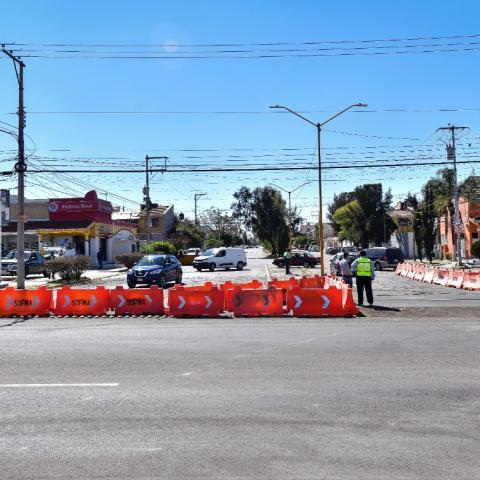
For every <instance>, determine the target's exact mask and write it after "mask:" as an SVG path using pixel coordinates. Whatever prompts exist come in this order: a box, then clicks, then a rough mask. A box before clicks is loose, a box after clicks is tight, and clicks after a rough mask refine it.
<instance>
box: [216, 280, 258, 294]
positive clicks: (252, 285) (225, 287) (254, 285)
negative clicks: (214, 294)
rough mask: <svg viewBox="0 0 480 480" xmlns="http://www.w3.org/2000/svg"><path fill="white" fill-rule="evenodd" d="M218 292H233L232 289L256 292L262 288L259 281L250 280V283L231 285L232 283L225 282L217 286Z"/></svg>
mask: <svg viewBox="0 0 480 480" xmlns="http://www.w3.org/2000/svg"><path fill="white" fill-rule="evenodd" d="M219 288H220V290H222V291H223V292H226V291H227V290H233V289H234V288H243V289H249V290H252V289H254V290H258V289H260V288H263V283H262V282H261V281H260V280H252V281H251V282H247V283H233V282H230V281H228V282H225V283H221V284H220V285H219Z"/></svg>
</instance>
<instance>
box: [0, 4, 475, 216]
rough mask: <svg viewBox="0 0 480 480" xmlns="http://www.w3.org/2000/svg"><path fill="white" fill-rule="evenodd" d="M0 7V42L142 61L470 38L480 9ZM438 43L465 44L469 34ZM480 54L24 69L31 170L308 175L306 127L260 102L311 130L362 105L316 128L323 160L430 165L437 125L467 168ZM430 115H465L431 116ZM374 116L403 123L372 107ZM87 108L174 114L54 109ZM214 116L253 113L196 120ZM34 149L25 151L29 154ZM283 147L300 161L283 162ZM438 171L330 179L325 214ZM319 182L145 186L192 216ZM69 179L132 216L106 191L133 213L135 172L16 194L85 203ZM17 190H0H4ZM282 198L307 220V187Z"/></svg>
mask: <svg viewBox="0 0 480 480" xmlns="http://www.w3.org/2000/svg"><path fill="white" fill-rule="evenodd" d="M0 6H1V11H2V17H1V20H0V25H1V29H0V32H1V33H0V36H1V38H0V42H8V43H11V42H15V43H32V44H47V43H55V44H113V45H118V44H135V45H139V44H141V45H145V47H141V48H139V50H142V51H145V52H149V53H151V52H165V49H166V48H167V49H168V48H171V47H165V44H169V45H171V44H173V43H176V44H180V45H185V44H193V45H198V44H219V43H234V44H235V43H242V44H243V43H248V44H252V43H276V42H290V43H293V42H311V41H338V40H367V39H391V38H409V37H432V36H450V35H475V34H480V28H478V18H479V14H480V5H479V4H478V2H475V1H465V2H457V3H456V4H455V5H448V4H445V5H444V6H442V5H439V2H433V1H423V2H418V1H402V2H385V1H369V2H358V1H344V2H326V1H278V0H277V1H262V2H259V1H242V2H239V1H236V2H234V1H203V2H199V1H183V2H163V1H147V0H145V1H141V0H137V1H119V0H117V1H85V0H84V1H82V2H69V1H48V2H38V1H2V2H0ZM19 25H20V26H19ZM444 42H452V43H453V42H471V43H472V44H475V43H476V42H480V37H479V38H470V39H460V40H451V41H448V40H445V41H444ZM410 43H411V42H410ZM417 43H421V44H431V43H432V41H429V40H425V41H420V42H417ZM383 44H384V43H378V45H383ZM403 44H405V45H406V44H409V42H404V43H403ZM352 45H353V44H352ZM355 45H357V44H355ZM360 45H364V46H365V45H368V44H360ZM331 46H332V44H323V45H319V46H317V47H320V48H325V47H329V48H331ZM341 46H343V47H348V46H349V44H341ZM479 46H480V45H471V47H472V48H478V47H479ZM24 48H32V49H34V48H37V49H40V48H42V47H24ZM69 48H71V47H66V49H69ZM182 48H183V50H184V51H192V50H195V49H197V50H196V51H198V48H197V47H188V48H187V47H185V48H184V47H178V51H182ZM219 48H220V47H206V48H204V49H203V50H218V49H219ZM250 48H254V49H257V50H258V49H268V48H269V47H258V46H257V47H250ZM270 48H273V47H270ZM275 48H281V47H275ZM286 48H287V49H288V48H292V47H291V46H290V47H286ZM302 48H306V47H302ZM308 48H309V49H310V48H314V47H308ZM425 48H427V47H425ZM444 48H445V47H444ZM452 48H454V47H452ZM457 48H459V47H457ZM43 49H45V47H43ZM98 50H105V51H115V50H118V48H116V47H110V48H109V47H105V48H103V49H101V48H97V51H98ZM167 54H168V53H167ZM479 55H480V50H472V51H457V52H450V53H447V52H442V53H430V54H409V55H403V54H402V55H400V54H397V55H372V56H366V55H358V56H355V55H352V56H329V57H303V58H297V57H290V56H287V57H282V58H252V59H231V58H230V59H218V58H216V59H198V58H197V59H182V60H174V59H78V58H76V59H49V58H25V63H26V64H27V68H26V69H25V104H26V108H27V112H29V113H28V116H27V129H26V133H28V135H29V136H30V137H31V138H32V139H33V141H34V143H35V145H36V150H35V152H34V154H33V155H34V156H32V157H31V159H30V160H31V161H32V168H33V166H38V165H39V163H38V162H40V161H43V162H45V163H47V164H49V165H50V166H54V167H56V168H70V167H78V168H83V167H85V168H89V167H95V168H100V167H102V166H109V167H112V168H113V166H115V165H118V168H119V169H124V170H128V169H129V168H138V166H139V165H140V164H141V163H142V161H143V158H144V156H145V155H146V154H149V155H167V156H168V157H169V164H170V165H172V167H173V165H197V164H202V165H209V166H212V167H213V166H217V167H223V166H231V165H233V164H234V165H249V166H254V165H257V164H259V163H261V164H266V165H267V164H268V165H279V164H285V163H286V162H292V164H294V163H296V164H304V165H305V164H310V163H311V162H312V161H313V165H315V162H316V160H315V159H314V157H313V154H314V151H315V146H316V138H315V130H314V129H313V127H310V126H309V125H308V124H305V123H303V122H302V121H300V120H299V119H297V118H295V117H293V116H290V115H288V114H278V113H275V112H271V111H269V110H268V106H269V105H271V104H277V103H279V104H284V105H287V106H289V107H291V108H294V109H298V110H302V111H308V112H312V113H308V114H306V115H308V116H309V117H311V118H312V119H313V120H315V121H317V120H319V121H321V120H323V119H325V118H328V116H330V115H331V114H333V113H334V112H335V111H337V110H340V109H342V108H344V107H345V106H347V105H349V104H351V103H355V102H358V101H361V102H365V103H368V104H369V108H368V109H367V111H365V112H351V113H348V114H345V115H343V116H342V117H340V118H338V119H336V120H335V121H334V122H332V123H331V124H329V126H328V128H327V127H326V129H325V131H324V133H323V136H322V147H324V150H323V153H324V159H325V162H337V163H336V164H349V163H351V164H353V163H355V162H357V163H358V164H365V163H369V164H372V163H386V162H388V163H393V162H399V161H401V160H402V159H413V160H408V161H409V162H410V161H412V162H414V161H415V159H417V160H418V161H423V162H428V161H429V159H432V161H439V160H441V159H442V157H443V156H444V152H443V149H444V147H443V144H442V143H441V141H439V139H438V137H437V135H435V133H434V132H435V130H436V128H437V127H439V126H443V125H446V124H447V123H449V122H450V123H455V124H461V125H466V126H469V127H470V131H469V132H468V135H466V136H465V137H464V138H463V139H462V140H461V142H460V145H459V150H458V157H459V160H461V159H462V155H463V158H464V159H470V160H471V159H476V158H478V156H477V153H478V151H479V148H478V144H479V140H478V137H479V135H480V128H479V127H480V125H479V120H480V119H479V112H480V110H479V109H480V104H479V102H478V100H477V98H478V76H479V66H478V65H479V62H478V58H479ZM0 89H1V91H2V95H1V97H0V121H2V122H8V123H16V117H15V115H11V112H15V111H16V105H17V90H16V80H15V76H14V71H13V68H12V66H11V63H10V62H8V61H6V60H2V61H0ZM441 108H454V109H460V110H461V111H456V112H442V111H438V110H439V109H441ZM386 109H402V110H406V111H403V112H384V111H382V110H386ZM468 109H473V110H470V111H468ZM475 109H476V110H475ZM419 110H420V111H419ZM85 111H89V112H91V111H95V112H100V111H101V112H105V111H109V112H176V113H169V114H164V113H163V114H158V113H135V114H133V113H123V114H120V113H115V114H98V113H97V114H85V113H82V114H78V113H76V114H75V113H68V114H60V113H51V112H85ZM226 111H228V112H232V111H233V112H257V113H253V114H245V113H243V114H239V113H236V114H226V113H222V114H218V113H217V114H214V113H206V112H226ZM35 112H37V113H35ZM38 112H50V113H38ZM182 112H183V113H182ZM185 112H197V113H185ZM9 113H10V114H9ZM0 125H2V124H0ZM331 130H334V131H331ZM338 132H345V133H338ZM352 133H353V134H355V135H352ZM32 145H33V144H32V142H31V141H30V140H28V141H27V146H28V147H30V150H31V147H32ZM286 148H288V149H300V150H288V151H287V150H282V149H286ZM12 149H15V143H14V141H13V139H11V138H10V137H8V136H6V135H4V134H1V133H0V150H1V151H0V159H1V160H2V167H3V168H2V170H6V169H9V168H11V166H12V165H13V161H12V160H11V157H12V152H10V151H9V150H12ZM239 149H240V150H239ZM185 150H190V151H189V152H186V151H185ZM191 150H194V152H192V151H191ZM199 150H201V151H199ZM30 153H31V151H30ZM286 153H287V154H288V155H290V156H286ZM191 157H197V158H191ZM435 159H437V160H435ZM35 162H36V163H35ZM326 165H327V164H326ZM332 165H333V163H332ZM475 167H476V165H475V164H474V163H473V164H470V165H465V166H462V167H461V174H460V177H465V176H466V175H468V174H469V173H471V172H472V169H475ZM435 170H436V167H434V166H429V167H422V168H419V167H416V168H414V167H405V168H394V169H393V168H389V169H361V168H357V169H350V170H328V171H327V170H326V171H325V172H324V178H325V183H324V194H325V199H326V202H328V200H329V199H330V198H331V197H332V195H333V194H334V193H335V192H337V193H338V192H341V191H345V190H350V189H352V188H353V187H354V186H356V185H358V184H361V183H367V182H382V183H383V185H384V188H385V189H387V188H392V191H393V193H394V195H395V196H396V197H395V198H396V199H399V198H400V197H401V196H403V195H404V194H406V193H407V192H409V191H411V192H418V191H419V190H420V188H421V185H422V184H423V183H424V182H425V181H426V180H427V179H428V178H429V176H431V175H433V174H434V172H435ZM315 178H317V176H316V172H315V171H313V170H312V171H309V172H308V171H283V172H260V171H258V172H253V173H250V174H246V173H240V174H239V173H220V174H213V173H201V174H200V173H197V174H178V173H166V174H164V175H161V174H158V175H156V176H155V177H154V178H153V179H152V197H153V198H154V200H155V201H158V202H160V203H163V204H168V203H174V204H175V210H176V211H177V212H180V211H183V212H185V213H186V214H187V215H188V216H190V215H192V209H193V194H194V191H200V192H205V193H207V194H208V196H207V197H202V199H201V201H200V207H201V208H208V207H210V206H216V207H218V208H222V209H228V208H229V206H230V204H231V202H232V193H233V192H234V191H235V190H236V189H237V188H239V187H240V186H241V185H249V186H257V185H258V186H261V185H265V184H268V183H275V184H278V185H281V186H283V187H284V188H285V189H287V190H288V189H294V188H295V187H297V186H298V185H301V184H302V183H303V182H305V181H306V180H312V179H313V180H314V179H315ZM78 181H83V182H87V183H89V184H91V185H95V186H97V187H98V188H99V190H102V191H106V192H109V196H108V198H109V199H111V200H112V201H113V202H114V203H115V204H119V205H125V207H127V208H128V209H135V208H136V206H135V204H134V203H131V202H124V201H122V200H120V199H119V198H116V197H114V196H112V195H111V194H112V193H114V194H118V195H121V196H123V197H126V198H128V199H131V200H134V201H137V202H139V201H141V199H142V187H143V183H144V176H143V175H141V174H128V173H122V174H110V175H107V174H101V175H98V174H97V175H94V174H89V175H82V174H75V175H72V176H71V177H68V178H65V177H63V176H59V175H58V174H51V175H46V174H45V175H38V174H33V173H32V174H30V175H29V176H28V178H27V195H28V196H29V197H48V196H66V195H65V193H73V192H85V191H86V190H87V188H86V187H85V185H78V183H77V182H78ZM14 184H15V182H14V181H3V182H2V186H3V188H5V187H8V186H12V187H14ZM103 196H104V197H105V195H103ZM292 200H293V202H294V203H295V204H297V205H298V206H299V207H300V208H301V209H302V214H303V216H304V217H305V218H306V219H307V220H313V219H314V218H315V216H316V214H317V212H318V197H317V187H316V185H315V183H312V184H308V185H306V186H305V187H304V188H302V189H300V190H298V191H297V192H296V193H295V194H293V196H292Z"/></svg>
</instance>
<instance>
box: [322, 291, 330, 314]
mask: <svg viewBox="0 0 480 480" xmlns="http://www.w3.org/2000/svg"><path fill="white" fill-rule="evenodd" d="M322 299H323V305H322V308H323V309H324V310H326V309H327V308H328V306H329V305H330V299H329V298H328V297H327V296H326V295H322Z"/></svg>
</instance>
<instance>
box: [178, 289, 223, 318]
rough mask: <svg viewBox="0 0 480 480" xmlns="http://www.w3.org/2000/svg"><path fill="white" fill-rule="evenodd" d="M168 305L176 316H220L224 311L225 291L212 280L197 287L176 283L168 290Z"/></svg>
mask: <svg viewBox="0 0 480 480" xmlns="http://www.w3.org/2000/svg"><path fill="white" fill-rule="evenodd" d="M168 307H169V313H170V315H172V316H174V317H202V316H204V317H218V315H219V314H220V313H221V312H223V311H224V293H223V291H222V290H220V288H219V287H217V286H214V285H213V284H212V283H210V282H207V283H206V284H205V285H199V286H196V287H184V286H181V285H176V286H175V287H174V288H171V289H169V291H168Z"/></svg>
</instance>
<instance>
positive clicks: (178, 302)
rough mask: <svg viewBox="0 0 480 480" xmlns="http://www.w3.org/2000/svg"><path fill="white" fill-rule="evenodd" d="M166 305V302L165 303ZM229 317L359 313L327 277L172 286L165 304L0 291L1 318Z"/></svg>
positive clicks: (127, 297)
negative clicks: (227, 313) (227, 315)
mask: <svg viewBox="0 0 480 480" xmlns="http://www.w3.org/2000/svg"><path fill="white" fill-rule="evenodd" d="M165 300H166V301H165ZM224 312H231V313H232V314H233V315H234V316H236V317H242V316H244V317H258V316H268V317H280V316H283V315H288V314H290V313H292V314H293V316H296V317H321V316H351V315H356V314H357V313H358V309H357V307H356V305H355V303H354V301H353V295H352V289H351V288H350V287H349V286H348V285H346V284H344V283H342V282H341V281H338V280H335V279H334V278H331V277H319V276H316V277H303V278H300V279H296V278H294V277H292V278H290V279H289V280H276V279H274V280H271V281H270V282H268V284H267V285H266V286H264V285H263V283H262V282H259V281H258V280H253V281H252V282H248V283H242V284H238V283H237V284H235V283H231V282H226V283H223V284H220V285H214V284H213V283H211V282H207V283H205V284H203V285H196V286H188V287H187V286H181V285H176V286H175V287H174V288H171V289H169V291H168V298H166V299H165V298H164V292H163V290H162V289H160V288H158V287H156V286H152V287H149V288H134V289H124V288H123V287H117V288H114V289H107V288H105V287H102V286H99V287H96V288H94V289H85V288H78V289H72V288H70V287H63V288H61V289H59V290H57V293H56V298H55V299H54V295H53V291H52V290H49V289H47V288H45V287H40V288H38V289H35V290H17V289H15V288H13V287H7V288H5V289H4V290H0V316H2V317H9V316H32V315H36V316H46V315H50V314H54V315H57V316H89V315H94V316H99V315H107V314H112V313H113V314H114V315H164V314H168V315H171V316H174V317H218V316H219V315H220V314H221V313H224Z"/></svg>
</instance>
